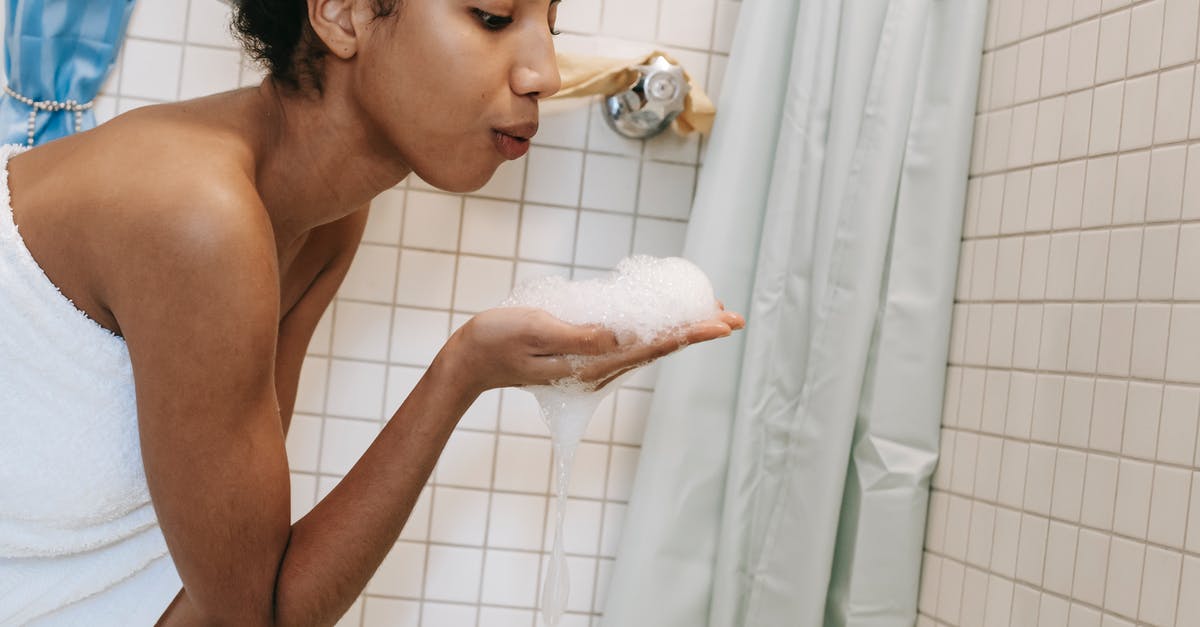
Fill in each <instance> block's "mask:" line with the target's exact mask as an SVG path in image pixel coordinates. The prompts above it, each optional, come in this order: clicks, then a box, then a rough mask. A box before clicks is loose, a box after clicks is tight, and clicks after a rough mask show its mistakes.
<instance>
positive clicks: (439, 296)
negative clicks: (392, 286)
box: [395, 249, 456, 309]
mask: <svg viewBox="0 0 1200 627" xmlns="http://www.w3.org/2000/svg"><path fill="white" fill-rule="evenodd" d="M455 262H456V259H455V256H454V255H451V254H445V253H434V252H425V251H420V250H410V249H404V250H403V251H402V252H401V253H400V272H399V274H398V275H396V298H395V302H396V304H398V305H409V306H412V307H430V308H435V309H447V308H449V307H450V296H451V289H452V287H453V285H454V271H455V265H456V263H455Z"/></svg>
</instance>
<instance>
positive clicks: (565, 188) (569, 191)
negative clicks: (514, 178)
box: [525, 146, 583, 207]
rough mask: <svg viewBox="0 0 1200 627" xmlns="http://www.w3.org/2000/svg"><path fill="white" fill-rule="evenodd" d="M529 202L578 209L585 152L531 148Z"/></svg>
mask: <svg viewBox="0 0 1200 627" xmlns="http://www.w3.org/2000/svg"><path fill="white" fill-rule="evenodd" d="M528 160H529V172H528V174H527V176H526V180H525V199H526V200H528V201H529V202H536V203H545V204H550V205H560V206H569V207H574V206H576V204H577V203H578V202H579V194H580V184H581V181H582V178H583V153H582V152H580V151H578V150H565V149H560V148H547V147H538V146H534V147H533V148H530V149H529V156H528Z"/></svg>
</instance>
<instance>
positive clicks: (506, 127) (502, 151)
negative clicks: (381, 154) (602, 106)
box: [354, 0, 560, 192]
mask: <svg viewBox="0 0 1200 627" xmlns="http://www.w3.org/2000/svg"><path fill="white" fill-rule="evenodd" d="M365 4H367V5H372V4H373V3H372V2H367V3H365ZM557 4H558V0H400V3H399V5H398V13H397V15H393V16H390V17H385V18H382V19H379V20H375V21H374V22H373V23H370V18H371V17H372V16H373V13H372V12H358V11H356V12H355V17H354V19H355V20H356V21H358V20H365V22H366V23H363V24H356V27H357V28H356V30H358V31H359V32H360V33H361V32H366V33H368V35H367V36H366V37H364V38H363V40H362V43H361V45H360V48H359V50H358V53H357V55H358V57H359V58H358V62H357V63H356V64H355V70H354V72H355V74H356V76H355V77H354V84H355V85H356V86H357V88H358V89H359V93H358V94H357V98H358V101H359V102H360V104H361V106H362V107H363V108H364V111H365V113H366V115H367V116H368V117H369V118H370V119H371V122H372V123H373V126H374V127H376V128H378V129H380V131H381V132H382V133H384V134H385V135H387V138H386V139H388V140H389V141H390V143H391V145H392V146H394V147H395V148H396V149H397V150H398V152H399V156H400V158H401V159H402V160H403V161H404V162H405V163H406V164H407V165H408V166H409V167H411V168H412V170H413V172H415V173H416V174H417V176H420V177H421V178H422V179H423V180H425V181H427V182H428V183H430V184H431V185H433V186H435V187H438V188H440V189H445V190H448V191H454V192H464V191H473V190H476V189H479V188H480V187H482V186H483V185H484V184H485V183H487V181H488V179H490V178H491V176H492V174H493V173H494V172H495V171H496V168H497V167H499V165H500V164H501V163H502V162H503V161H504V160H505V159H515V158H518V157H520V156H521V155H523V154H524V153H525V151H526V150H527V149H528V146H529V141H528V140H529V137H531V136H532V135H533V134H534V132H536V130H537V120H538V100H539V99H540V98H545V97H547V96H549V95H551V94H553V93H554V92H556V91H558V88H559V86H560V81H559V75H558V64H557V62H556V60H555V56H554V43H553V41H552V40H551V31H552V29H553V26H554V20H555V13H556V7H557Z"/></svg>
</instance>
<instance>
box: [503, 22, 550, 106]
mask: <svg viewBox="0 0 1200 627" xmlns="http://www.w3.org/2000/svg"><path fill="white" fill-rule="evenodd" d="M512 87H513V91H514V92H516V93H517V95H520V96H533V97H534V98H536V99H539V100H540V99H542V98H549V97H550V96H553V95H554V94H555V93H557V92H558V90H559V88H560V87H562V78H561V77H560V76H559V74H558V58H557V57H556V56H555V54H554V42H552V41H550V37H549V35H546V36H544V37H542V39H541V41H540V42H538V43H537V44H535V45H531V46H529V47H528V48H524V49H523V50H522V54H521V57H520V59H519V60H518V62H517V64H516V66H515V67H514V68H513V77H512Z"/></svg>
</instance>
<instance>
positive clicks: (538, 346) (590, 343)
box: [438, 301, 746, 394]
mask: <svg viewBox="0 0 1200 627" xmlns="http://www.w3.org/2000/svg"><path fill="white" fill-rule="evenodd" d="M717 304H718V305H719V306H720V311H719V312H718V314H717V315H716V316H714V317H713V318H711V319H709V320H704V321H701V322H696V323H693V324H690V325H687V326H685V327H681V328H678V329H675V330H674V331H672V332H670V333H667V334H664V335H661V336H659V337H658V338H656V339H655V340H654V341H652V342H650V343H644V342H640V341H638V340H637V338H635V337H621V338H618V337H617V336H616V335H615V334H614V333H613V332H612V331H610V330H608V329H606V328H604V327H602V326H600V325H573V324H568V323H566V322H563V321H561V320H559V319H557V318H555V317H554V316H551V315H550V314H548V313H546V312H545V311H542V310H540V309H533V308H529V307H503V308H498V309H489V310H487V311H484V312H482V313H480V314H478V315H476V316H475V317H474V318H471V320H469V321H468V322H467V323H466V324H464V325H463V326H462V327H461V328H460V329H459V330H458V331H456V332H455V333H454V335H453V336H452V337H451V338H450V341H449V342H447V343H446V346H445V347H444V348H443V349H442V352H441V354H439V355H438V359H444V360H448V361H450V362H451V363H453V364H454V365H453V367H452V370H453V371H454V372H455V373H456V375H455V378H456V379H457V380H458V381H459V382H460V383H461V384H462V385H464V386H466V387H467V388H468V390H469V391H470V392H471V393H472V394H479V393H482V392H484V391H486V390H489V389H492V388H500V387H510V386H523V385H546V384H549V383H550V382H552V381H554V380H556V379H562V378H564V377H570V376H573V375H577V376H578V378H579V380H580V381H582V382H584V383H587V384H592V385H594V386H595V387H596V388H601V387H604V386H605V385H607V384H608V383H610V382H611V381H612V380H613V379H615V378H617V377H618V376H620V375H621V374H623V373H625V372H626V371H628V370H631V369H633V368H636V367H638V366H641V365H644V364H646V363H648V362H650V361H653V360H655V359H658V358H659V357H662V356H664V355H668V354H670V353H673V352H675V351H676V350H679V349H680V348H683V347H684V346H687V345H688V344H695V343H697V342H705V341H708V340H713V339H716V338H720V337H725V336H727V335H729V334H730V333H732V332H733V330H735V329H741V328H742V327H743V326H745V324H746V323H745V320H743V319H742V317H741V316H740V315H738V314H736V313H733V312H729V311H725V308H724V306H723V305H721V304H720V301H718V303H717ZM578 355H582V356H584V357H585V358H584V359H578V358H576V357H573V356H578ZM569 356H570V357H569Z"/></svg>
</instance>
